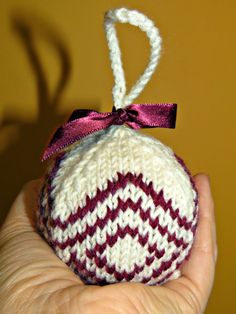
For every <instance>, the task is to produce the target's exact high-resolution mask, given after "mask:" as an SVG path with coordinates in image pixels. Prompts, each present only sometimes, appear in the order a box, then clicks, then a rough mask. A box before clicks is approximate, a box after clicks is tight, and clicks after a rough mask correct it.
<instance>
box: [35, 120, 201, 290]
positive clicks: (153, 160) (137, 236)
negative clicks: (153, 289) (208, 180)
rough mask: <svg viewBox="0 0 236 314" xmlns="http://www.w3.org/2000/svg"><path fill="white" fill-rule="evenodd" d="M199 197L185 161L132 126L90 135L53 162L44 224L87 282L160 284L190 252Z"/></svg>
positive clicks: (42, 207)
mask: <svg viewBox="0 0 236 314" xmlns="http://www.w3.org/2000/svg"><path fill="white" fill-rule="evenodd" d="M197 216H198V196H197V191H196V189H195V186H194V182H193V179H192V177H191V175H190V173H189V171H188V169H187V168H186V166H185V164H184V162H183V160H182V159H180V158H179V157H177V156H176V155H175V154H174V152H173V151H172V150H171V149H170V148H169V147H167V146H166V145H164V144H162V143H161V142H160V141H158V140H156V139H155V138H152V137H150V136H147V135H144V134H142V133H141V132H137V131H135V130H132V129H130V128H128V127H126V126H125V125H122V126H111V127H109V128H108V129H105V130H102V131H99V132H96V133H94V134H91V135H89V136H87V137H86V138H84V139H83V140H81V141H80V143H76V144H74V145H72V146H70V147H69V148H68V149H67V150H65V151H63V152H62V153H60V154H58V155H57V156H56V157H55V158H54V159H53V160H52V161H51V163H50V166H49V168H48V171H47V173H46V174H45V181H44V184H43V186H42V189H41V192H40V198H39V210H38V229H39V232H40V233H41V234H42V236H43V237H44V238H45V239H46V241H47V242H48V243H49V244H50V245H51V247H52V248H53V250H54V251H55V253H56V254H57V256H58V257H59V258H60V259H61V260H62V261H63V262H65V263H66V264H67V265H68V266H69V267H71V269H72V270H73V271H74V272H75V273H76V274H78V275H79V276H80V278H81V279H82V280H83V281H84V282H85V283H86V284H99V285H105V284H110V283H115V282H122V281H132V282H142V283H145V284H148V285H157V284H162V283H164V282H166V281H167V280H170V279H173V278H177V277H178V276H179V275H180V272H179V267H180V266H181V264H182V263H183V262H184V260H185V259H186V258H187V257H188V256H189V254H190V251H191V247H192V244H193V240H194V234H195V230H196V226H197Z"/></svg>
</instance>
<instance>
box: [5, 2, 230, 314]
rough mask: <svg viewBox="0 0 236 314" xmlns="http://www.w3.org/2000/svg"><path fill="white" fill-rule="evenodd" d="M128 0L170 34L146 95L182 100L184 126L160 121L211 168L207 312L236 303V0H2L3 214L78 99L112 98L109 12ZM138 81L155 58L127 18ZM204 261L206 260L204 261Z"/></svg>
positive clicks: (126, 45) (130, 59) (196, 162)
mask: <svg viewBox="0 0 236 314" xmlns="http://www.w3.org/2000/svg"><path fill="white" fill-rule="evenodd" d="M119 6H127V7H129V8H136V9H138V10H140V11H142V12H144V13H145V14H147V15H148V16H149V17H151V18H152V19H153V20H154V21H155V22H156V25H157V26H158V27H159V29H160V32H161V35H162V37H163V53H162V58H161V62H160V65H159V67H158V69H157V71H156V73H155V75H154V76H153V78H152V80H151V82H150V83H149V84H148V86H147V87H146V89H145V90H144V92H143V93H142V95H141V96H140V97H139V98H138V99H137V102H176V103H178V115H177V127H176V129H175V130H168V129H150V130H147V129H146V130H143V131H142V132H144V133H146V134H150V135H154V136H155V137H156V138H158V139H160V140H161V141H163V142H164V143H166V144H167V145H169V146H171V147H172V148H173V149H174V150H175V151H176V153H177V154H179V155H180V156H181V157H182V158H183V159H185V161H186V163H187V165H188V167H189V168H190V169H191V171H192V172H193V173H197V172H207V173H208V174H209V175H210V176H211V180H212V187H213V193H214V197H215V204H216V218H217V230H218V246H219V261H218V265H217V276H216V281H215V287H214V291H213V294H212V297H211V299H210V302H209V305H208V309H207V311H206V313H207V314H210V313H212V314H213V313H214V314H215V313H233V312H234V309H235V300H234V298H233V295H234V294H235V290H234V289H235V279H236V278H235V260H236V254H235V223H236V208H235V204H234V201H235V198H234V196H235V191H234V188H235V178H234V176H235V152H236V150H235V129H234V128H235V124H236V119H235V115H236V105H235V91H236V86H235V79H236V74H235V73H236V71H235V70H236V68H235V55H236V44H235V30H236V29H235V25H236V14H235V12H236V10H235V9H236V1H234V0H231V1H230V0H224V1H220V0H208V1H206V0H198V1H189V0H171V1H167V0H165V1H164V0H163V1H161V0H145V1H137V0H132V1H128V0H123V1H121V0H110V1H108V0H107V1H106V0H98V1H95V0H94V1H92V0H86V1H85V0H84V1H78V0H68V1H65V0H64V1H63V0H50V1H45V0H41V1H36V0H21V1H20V0H1V1H0V122H1V132H0V163H1V164H0V167H1V174H2V177H1V185H2V186H1V220H2V219H3V217H4V216H5V213H6V212H7V209H8V208H9V206H10V203H11V202H12V200H13V198H14V197H15V195H16V193H17V192H18V190H19V188H20V186H21V185H22V184H23V182H25V181H26V180H29V179H31V178H34V177H38V176H40V175H41V174H42V170H43V167H44V166H42V165H41V163H40V161H39V157H40V155H41V152H42V150H43V148H44V145H45V144H46V142H47V140H48V138H49V135H50V134H51V133H52V131H53V130H54V129H55V127H56V126H57V125H58V124H60V123H62V122H63V121H65V118H66V117H67V116H68V115H69V113H70V112H71V111H72V110H73V109H75V108H84V107H87V108H96V109H99V110H102V111H109V110H111V107H112V98H111V88H112V85H113V77H112V72H111V70H110V62H109V58H108V49H107V44H106V40H105V36H104V31H103V14H104V12H105V11H106V10H108V9H109V8H114V7H119ZM118 33H119V38H120V40H121V48H122V52H123V60H124V66H125V71H126V74H127V80H128V83H129V86H131V85H132V84H133V83H134V81H135V80H136V78H137V77H138V75H139V74H140V73H141V71H142V70H143V69H144V67H145V66H146V63H147V60H148V54H149V46H148V42H147V39H146V37H145V35H144V34H143V33H142V32H140V31H139V30H137V29H136V28H134V27H133V28H132V27H131V26H127V25H119V26H118ZM199 267H200V265H199Z"/></svg>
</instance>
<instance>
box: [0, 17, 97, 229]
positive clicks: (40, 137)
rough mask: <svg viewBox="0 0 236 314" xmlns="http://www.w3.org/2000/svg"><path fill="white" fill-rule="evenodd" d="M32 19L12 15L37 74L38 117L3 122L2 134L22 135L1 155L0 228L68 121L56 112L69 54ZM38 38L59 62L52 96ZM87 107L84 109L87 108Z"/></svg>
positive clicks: (49, 30) (48, 29) (43, 25)
mask: <svg viewBox="0 0 236 314" xmlns="http://www.w3.org/2000/svg"><path fill="white" fill-rule="evenodd" d="M32 16H33V15H32V13H30V14H28V15H27V14H19V13H18V14H12V17H11V22H12V29H13V31H14V32H15V33H16V34H17V36H19V38H20V39H21V44H22V45H23V47H24V49H25V52H26V54H27V57H28V59H29V62H30V65H31V68H32V70H33V73H34V77H35V82H36V84H37V106H38V117H37V119H36V121H34V122H21V121H19V120H17V119H15V118H14V119H13V118H11V117H4V120H3V122H2V125H1V130H0V131H3V130H4V129H5V128H7V127H8V126H9V125H15V126H17V128H18V132H19V134H18V135H17V138H16V140H15V141H14V143H12V145H10V146H9V147H7V148H6V150H5V151H3V152H2V153H1V155H0V168H1V169H2V170H1V174H2V183H3V185H2V187H1V193H2V196H1V210H0V224H1V223H2V222H3V220H4V218H5V216H6V214H7V211H8V209H9V208H10V206H11V204H12V202H13V200H14V198H15V196H16V195H17V193H18V192H19V190H20V189H21V187H22V185H23V184H24V183H25V182H27V181H28V180H31V179H33V178H37V177H40V176H42V174H43V171H44V168H45V163H41V161H40V157H41V155H42V151H43V149H44V148H45V145H46V144H47V143H48V140H49V137H50V136H51V134H52V132H53V131H54V130H55V129H56V128H57V127H58V126H59V125H61V124H62V123H63V122H65V120H66V118H67V116H63V115H59V114H58V112H57V108H58V106H59V103H60V98H61V95H62V92H63V89H64V88H65V86H66V84H67V82H68V79H69V77H70V72H71V62H70V57H69V54H68V51H67V49H66V47H65V45H64V43H63V41H62V39H61V38H60V37H59V35H58V34H57V32H55V30H53V29H52V28H51V27H50V26H49V25H48V23H45V21H42V20H41V19H39V18H38V17H35V16H33V17H32ZM39 38H40V39H43V40H45V41H46V43H48V44H50V45H51V46H52V47H53V48H54V50H55V53H56V54H57V55H58V56H59V60H60V77H59V78H58V81H57V85H56V88H55V90H54V93H53V94H52V95H50V94H49V88H48V84H47V77H46V76H45V73H44V70H43V67H42V63H43V62H41V60H40V57H39V54H38V52H37V49H36V45H35V43H36V42H37V39H39ZM26 92H27V91H26ZM78 103H79V102H78ZM84 105H85V104H82V105H81V106H82V107H83V108H84ZM93 107H94V106H93ZM74 109H76V108H74ZM94 109H95V108H94ZM26 110H27V109H26Z"/></svg>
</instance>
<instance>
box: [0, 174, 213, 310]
mask: <svg viewBox="0 0 236 314" xmlns="http://www.w3.org/2000/svg"><path fill="white" fill-rule="evenodd" d="M194 180H195V184H196V188H197V190H198V192H199V222H198V227H197V231H196V238H195V241H194V246H193V249H192V251H191V255H190V259H189V260H188V261H185V262H184V264H183V266H182V267H181V274H182V275H181V277H180V278H178V279H176V280H172V281H169V282H167V283H166V284H164V285H162V286H146V285H144V284H141V283H117V284H112V285H108V286H103V287H99V286H91V285H84V283H83V282H82V281H81V280H80V279H79V277H77V276H76V275H75V274H74V273H73V272H72V271H71V269H70V268H68V266H66V265H65V264H64V263H63V262H62V261H61V260H60V259H59V258H58V257H57V256H56V255H55V254H54V253H53V251H52V249H51V248H50V247H49V246H48V244H47V243H46V242H45V241H43V239H42V238H41V237H40V236H39V235H38V234H37V232H36V231H35V224H36V220H35V210H36V206H37V195H38V191H39V186H40V180H34V181H31V182H29V183H28V184H27V185H26V186H25V187H24V188H23V190H22V191H21V192H20V194H19V195H18V197H17V198H16V200H15V202H14V204H13V205H12V208H11V210H10V212H9V214H8V216H7V219H6V220H5V223H4V224H3V227H2V229H1V233H0V273H1V277H0V308H1V313H2V314H12V313H14V314H15V313H24V314H27V313H30V314H31V313H33V314H36V313H51V314H54V313H63V314H66V313H70V314H76V313H79V314H80V313H81V314H90V313H95V314H99V313H102V314H106V313H109V314H118V313H119V314H122V313H129V314H133V313H140V314H146V313H151V314H155V313H167V314H171V313H175V314H178V313H187V314H191V313H203V311H204V309H205V307H206V304H207V301H208V298H209V295H210V292H211V289H212V285H213V280H214V272H215V264H216V259H217V247H216V231H215V219H214V204H213V200H212V195H211V190H210V184H209V179H208V177H207V176H206V175H204V174H198V175H196V176H195V177H194Z"/></svg>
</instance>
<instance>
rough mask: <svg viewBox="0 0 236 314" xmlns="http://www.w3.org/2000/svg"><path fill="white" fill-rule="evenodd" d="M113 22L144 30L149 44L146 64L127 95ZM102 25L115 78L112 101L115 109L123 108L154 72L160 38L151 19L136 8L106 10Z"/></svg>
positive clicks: (159, 48)
mask: <svg viewBox="0 0 236 314" xmlns="http://www.w3.org/2000/svg"><path fill="white" fill-rule="evenodd" d="M115 22H120V23H129V24H131V25H134V26H138V27H139V28H140V29H141V30H142V31H144V32H146V34H147V36H148V38H149V43H150V46H151V53H150V60H149V63H148V66H147V67H146V69H145V71H144V72H143V74H142V75H141V76H140V77H139V79H138V80H137V82H136V83H135V84H134V86H133V87H132V88H131V90H130V93H129V94H128V95H126V82H125V75H124V70H123V66H122V61H121V52H120V47H119V41H118V38H117V33H116V29H115V26H114V24H115ZM104 27H105V32H106V38H107V42H108V47H109V51H110V60H111V67H112V71H113V75H114V80H115V85H114V87H113V90H112V95H113V102H114V105H115V107H116V109H118V108H125V107H126V106H128V105H130V104H131V103H132V102H133V101H134V99H135V98H136V97H138V95H139V94H140V93H141V92H142V90H143V89H144V87H145V85H146V84H147V83H148V81H149V80H150V78H151V76H152V74H153V73H154V71H155V69H156V66H157V64H158V61H159V58H160V53H161V41H162V39H161V37H160V35H159V31H158V29H157V28H156V27H155V26H154V23H153V21H152V20H150V19H149V18H147V17H146V16H145V15H144V14H142V13H140V12H138V11H136V10H128V9H126V8H120V9H115V10H110V11H108V12H107V13H106V14H105V19H104Z"/></svg>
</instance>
